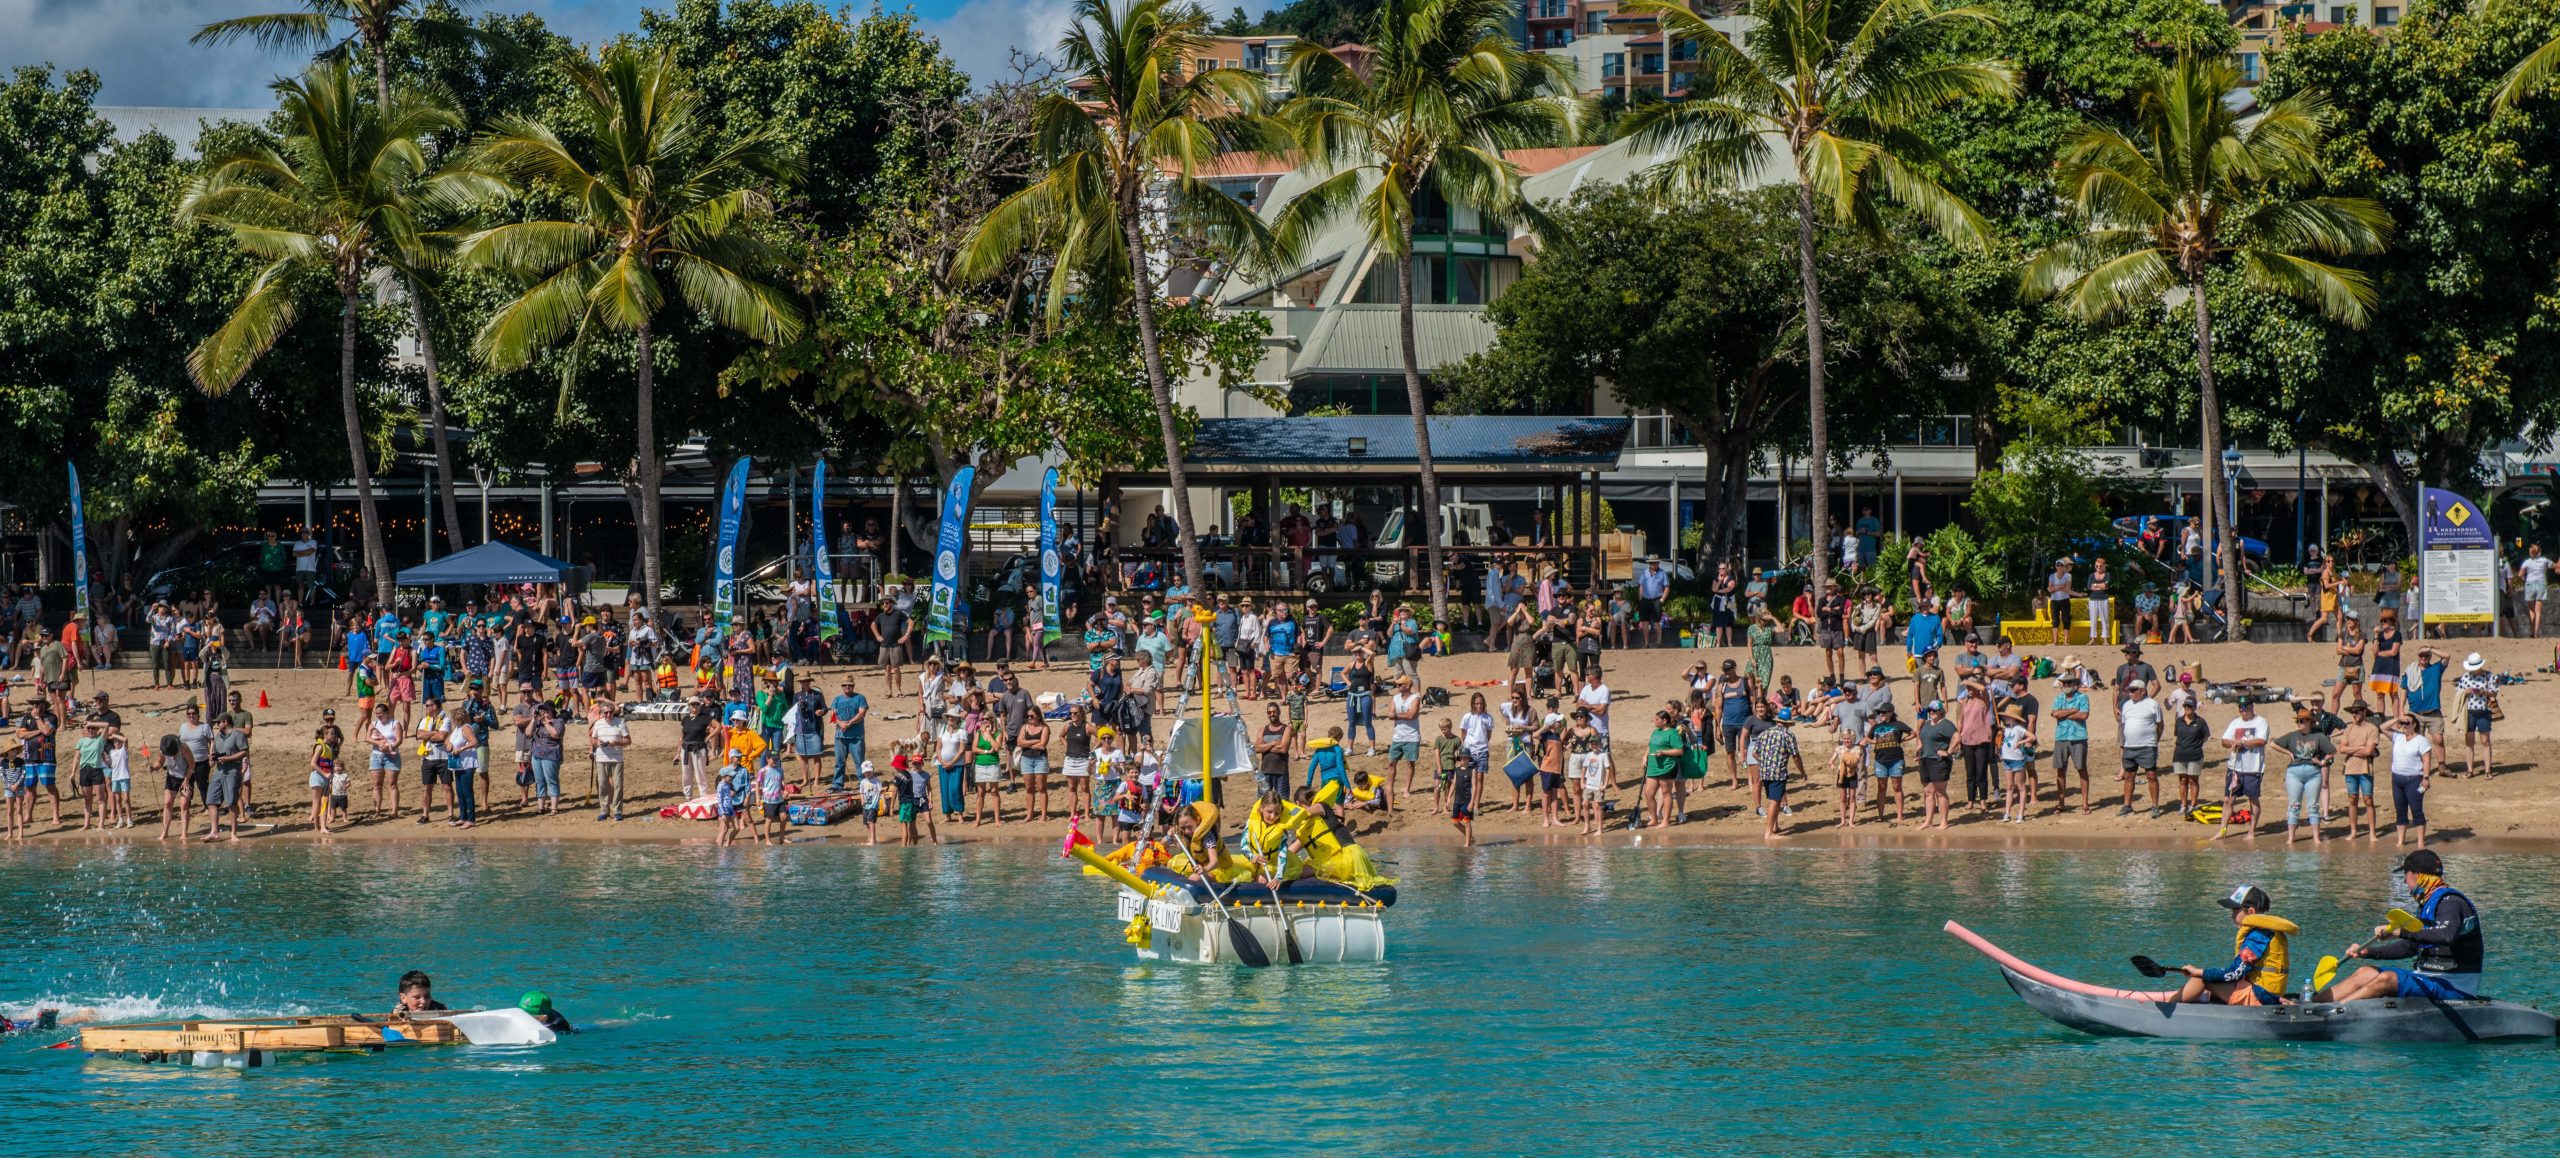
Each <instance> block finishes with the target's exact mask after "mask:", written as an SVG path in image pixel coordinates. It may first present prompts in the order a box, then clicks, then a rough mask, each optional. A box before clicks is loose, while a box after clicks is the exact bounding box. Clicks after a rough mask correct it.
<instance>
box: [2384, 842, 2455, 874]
mask: <svg viewBox="0 0 2560 1158" xmlns="http://www.w3.org/2000/svg"><path fill="white" fill-rule="evenodd" d="M2391 871H2393V872H2396V873H2425V874H2427V875H2428V876H2431V877H2440V876H2443V875H2444V858H2443V857H2440V856H2437V855H2436V850H2434V849H2432V848H2417V849H2411V850H2409V855H2407V856H2404V857H2401V858H2400V863H2398V864H2396V865H2393V866H2391Z"/></svg>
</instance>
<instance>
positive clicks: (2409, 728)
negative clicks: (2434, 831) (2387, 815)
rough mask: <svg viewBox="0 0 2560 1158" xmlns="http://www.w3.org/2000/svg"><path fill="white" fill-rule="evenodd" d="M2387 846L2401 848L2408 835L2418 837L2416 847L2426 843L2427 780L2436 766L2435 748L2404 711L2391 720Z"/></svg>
mask: <svg viewBox="0 0 2560 1158" xmlns="http://www.w3.org/2000/svg"><path fill="white" fill-rule="evenodd" d="M2388 736H2389V738H2390V740H2391V812H2392V821H2393V823H2392V825H2391V843H2392V845H2393V847H2405V846H2406V845H2407V844H2408V841H2409V833H2410V832H2411V831H2412V830H2415V831H2416V832H2417V834H2418V846H2419V847H2420V848H2424V847H2426V843H2427V781H2428V780H2429V779H2431V778H2432V774H2433V773H2434V772H2435V764H2436V756H2435V751H2436V746H2435V743H2434V741H2431V740H2429V739H2427V731H2426V729H2425V728H2423V727H2421V726H2419V724H2418V718H2417V717H2416V716H2413V715H2410V714H2408V713H2406V712H2403V713H2401V714H2400V715H2399V716H2397V717H2395V718H2393V719H2392V721H2391V727H2390V728H2389V730H2388Z"/></svg>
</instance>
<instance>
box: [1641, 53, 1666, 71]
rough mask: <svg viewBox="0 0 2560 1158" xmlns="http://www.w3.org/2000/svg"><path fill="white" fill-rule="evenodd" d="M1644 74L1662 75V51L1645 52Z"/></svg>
mask: <svg viewBox="0 0 2560 1158" xmlns="http://www.w3.org/2000/svg"><path fill="white" fill-rule="evenodd" d="M1644 74H1645V75H1646V76H1661V75H1662V54H1661V53H1659V52H1648V53H1646V54H1644Z"/></svg>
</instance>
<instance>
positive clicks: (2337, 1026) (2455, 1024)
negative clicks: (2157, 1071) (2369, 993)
mask: <svg viewBox="0 0 2560 1158" xmlns="http://www.w3.org/2000/svg"><path fill="white" fill-rule="evenodd" d="M1946 930H1947V932H1949V933H1951V934H1954V935H1955V937H1956V939H1957V940H1960V941H1963V942H1964V943H1965V944H1968V945H1971V946H1973V947H1974V949H1976V950H1977V951H1979V952H1980V953H1981V954H1982V955H1983V956H1985V957H1989V958H1991V962H1992V964H1994V965H1997V966H1999V967H2000V975H2001V976H2002V977H2004V978H2006V979H2007V980H2008V982H2009V988H2011V989H2013V990H2015V991H2017V994H2018V997H2019V999H2020V1000H2022V1001H2025V1002H2026V1003H2027V1007H2028V1008H2030V1009H2033V1010H2035V1011H2036V1012H2038V1013H2041V1014H2043V1015H2045V1016H2046V1017H2050V1018H2052V1019H2053V1020H2055V1021H2058V1022H2061V1023H2062V1024H2064V1025H2067V1026H2070V1027H2071V1028H2073V1029H2076V1030H2079V1031H2081V1032H2083V1033H2095V1034H2106V1035H2111V1036H2118V1037H2174V1038H2188V1039H2194V1040H2200V1041H2345V1042H2428V1041H2444V1042H2472V1041H2513V1040H2520V1039H2522V1040H2535V1039H2538V1040H2541V1041H2551V1040H2553V1036H2554V1033H2555V1024H2554V1022H2553V1020H2552V1017H2551V1015H2550V1014H2548V1013H2544V1012H2543V1011H2541V1010H2539V1009H2534V1008H2532V1007H2530V1006H2523V1005H2513V1004H2509V1003H2507V1002H2504V1001H2491V1000H2489V999H2487V998H2480V999H2477V1000H2472V1001H2435V1000H2431V999H2425V998H2388V997H2387V998H2380V999H2376V1000H2371V1001H2343V1002H2341V1001H2331V1002H2317V1003H2313V1002H2304V1003H2299V1004H2289V1005H2188V1004H2184V1003H2181V1002H2180V1001H2179V1000H2178V991H2177V990H2174V989H2166V990H2159V991H2153V992H2143V991H2136V990H2130V989H2111V988H2108V987H2106V986H2103V985H2091V984H2089V983H2088V982H2085V981H2074V980H2072V979H2071V978H2068V977H2064V976H2061V975H2059V974H2056V973H2049V972H2046V971H2045V970H2042V969H2039V968H2037V967H2035V966H2033V965H2030V964H2028V963H2027V962H2025V961H2022V960H2019V959H2018V958H2017V957H2015V956H2013V955H2011V954H2010V953H2009V952H2008V951H2007V950H2004V949H2002V948H2001V947H1999V946H1998V945H1994V944H1992V943H1991V942H1990V941H1988V940H1985V939H1984V938H1983V937H1982V935H1981V934H1979V933H1976V932H1974V931H1973V930H1971V929H1968V928H1965V927H1964V926H1962V925H1959V924H1957V923H1955V922H1954V921H1949V922H1947V925H1946Z"/></svg>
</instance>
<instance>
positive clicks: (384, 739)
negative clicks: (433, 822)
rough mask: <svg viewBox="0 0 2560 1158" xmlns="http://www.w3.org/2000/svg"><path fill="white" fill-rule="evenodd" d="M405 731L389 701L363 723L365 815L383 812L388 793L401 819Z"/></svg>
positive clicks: (375, 707) (395, 816)
mask: <svg viewBox="0 0 2560 1158" xmlns="http://www.w3.org/2000/svg"><path fill="white" fill-rule="evenodd" d="M404 731H405V729H404V728H402V727H401V725H400V721H398V720H396V719H393V718H392V717H391V704H390V702H389V701H387V700H385V701H379V702H376V703H375V704H374V705H373V719H371V720H369V721H367V722H366V724H365V748H366V752H367V755H366V757H365V767H366V768H367V769H369V770H371V771H372V773H373V801H372V803H371V805H370V806H368V807H367V808H366V809H365V814H366V815H368V816H370V815H373V814H374V813H377V812H380V811H382V804H383V799H384V798H385V797H386V796H387V797H389V799H390V801H391V819H393V820H398V819H400V740H401V737H402V734H403V732H404ZM181 738H182V739H183V738H184V737H183V735H182V736H181Z"/></svg>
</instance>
